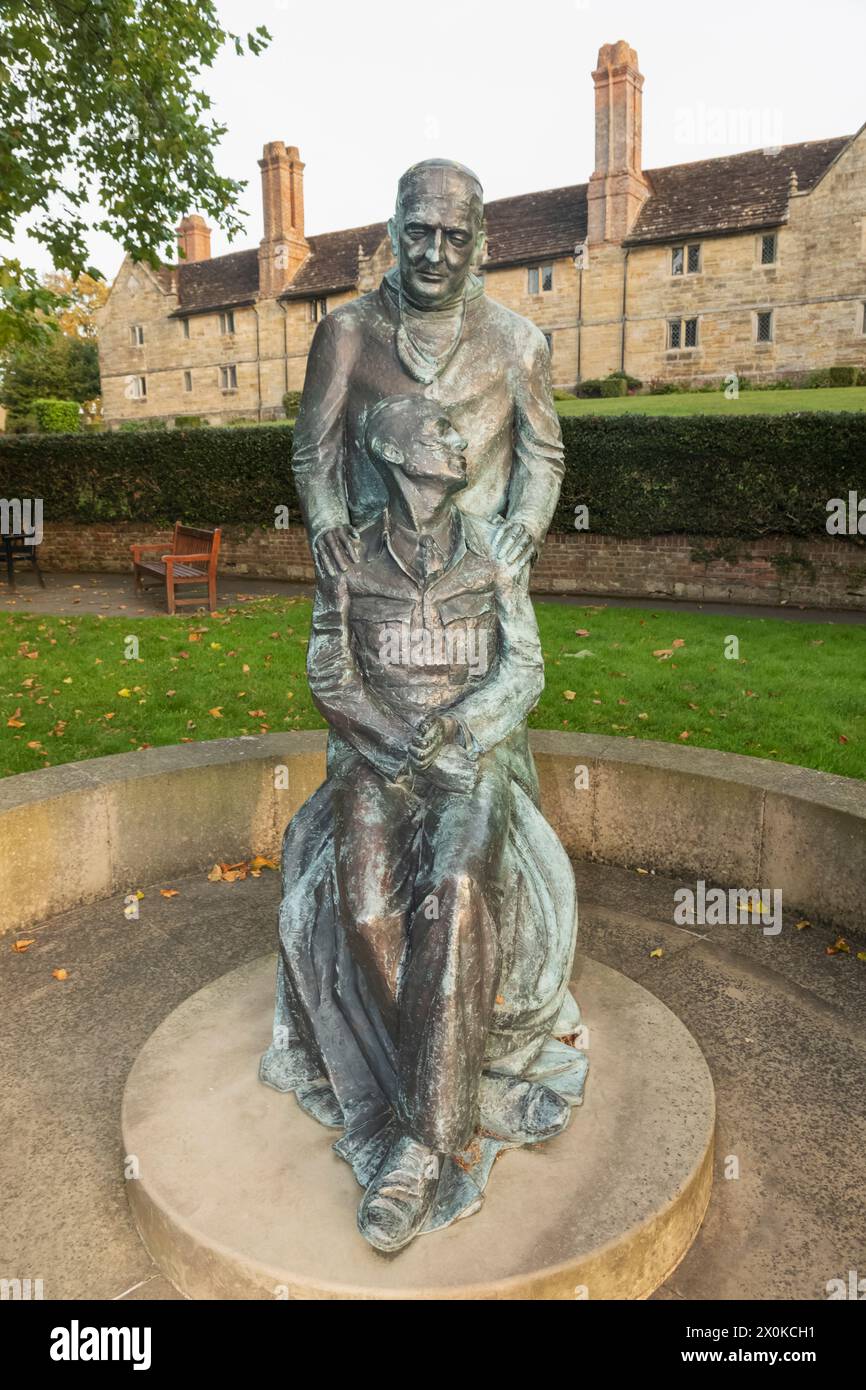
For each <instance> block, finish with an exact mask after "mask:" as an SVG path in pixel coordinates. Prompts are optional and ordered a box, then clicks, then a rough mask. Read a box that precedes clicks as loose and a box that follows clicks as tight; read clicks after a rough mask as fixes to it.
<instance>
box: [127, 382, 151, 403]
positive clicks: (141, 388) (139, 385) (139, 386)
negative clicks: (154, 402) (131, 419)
mask: <svg viewBox="0 0 866 1390" xmlns="http://www.w3.org/2000/svg"><path fill="white" fill-rule="evenodd" d="M127 380H128V381H129V382H130V384H131V386H132V387H133V392H132V395H131V396H128V397H127V399H128V400H130V401H146V400H147V377H146V376H130V377H128V378H127Z"/></svg>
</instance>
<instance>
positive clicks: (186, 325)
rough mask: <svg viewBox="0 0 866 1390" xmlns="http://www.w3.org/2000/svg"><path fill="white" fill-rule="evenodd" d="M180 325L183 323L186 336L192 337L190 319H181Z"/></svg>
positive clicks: (182, 328)
mask: <svg viewBox="0 0 866 1390" xmlns="http://www.w3.org/2000/svg"><path fill="white" fill-rule="evenodd" d="M180 325H181V332H182V334H183V336H184V338H189V337H191V336H192V335H191V332H190V326H189V319H188V318H184V319H181V321H180Z"/></svg>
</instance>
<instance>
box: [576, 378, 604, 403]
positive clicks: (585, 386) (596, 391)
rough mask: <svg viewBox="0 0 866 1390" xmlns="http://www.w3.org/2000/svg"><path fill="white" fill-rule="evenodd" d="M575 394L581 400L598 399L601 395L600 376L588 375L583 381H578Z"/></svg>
mask: <svg viewBox="0 0 866 1390" xmlns="http://www.w3.org/2000/svg"><path fill="white" fill-rule="evenodd" d="M577 394H578V396H579V397H580V398H581V399H582V400H593V401H595V400H598V398H599V396H600V395H601V378H600V377H592V376H588V377H587V378H586V380H585V381H582V382H580V384H579V386H578V388H577Z"/></svg>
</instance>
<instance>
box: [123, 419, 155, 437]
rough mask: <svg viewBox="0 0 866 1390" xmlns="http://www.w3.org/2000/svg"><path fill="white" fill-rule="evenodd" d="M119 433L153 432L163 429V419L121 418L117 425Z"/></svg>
mask: <svg viewBox="0 0 866 1390" xmlns="http://www.w3.org/2000/svg"><path fill="white" fill-rule="evenodd" d="M117 428H118V430H119V432H120V433H121V434H153V433H154V432H156V431H158V430H164V429H165V421H164V420H150V419H145V420H122V421H121V422H120V424H119V425H118V426H117Z"/></svg>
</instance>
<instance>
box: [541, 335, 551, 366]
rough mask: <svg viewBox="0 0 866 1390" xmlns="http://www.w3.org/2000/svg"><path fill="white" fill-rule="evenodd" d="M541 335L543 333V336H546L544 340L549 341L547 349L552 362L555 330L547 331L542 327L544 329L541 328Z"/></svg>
mask: <svg viewBox="0 0 866 1390" xmlns="http://www.w3.org/2000/svg"><path fill="white" fill-rule="evenodd" d="M541 335H542V337H543V338H544V341H545V342H546V343H547V351H548V353H549V354H550V360H551V362H552V361H553V331H552V330H550V331H549V332H547V331H545V329H542V330H541Z"/></svg>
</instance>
